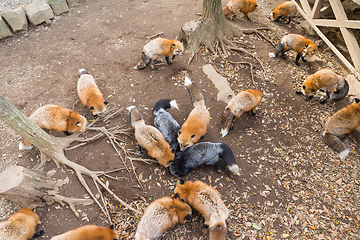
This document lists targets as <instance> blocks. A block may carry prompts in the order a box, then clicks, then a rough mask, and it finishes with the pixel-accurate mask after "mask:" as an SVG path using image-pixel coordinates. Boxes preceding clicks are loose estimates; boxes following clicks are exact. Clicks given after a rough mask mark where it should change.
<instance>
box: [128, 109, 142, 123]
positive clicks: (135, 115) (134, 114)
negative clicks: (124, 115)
mask: <svg viewBox="0 0 360 240" xmlns="http://www.w3.org/2000/svg"><path fill="white" fill-rule="evenodd" d="M126 109H127V110H129V113H130V123H131V126H132V127H134V124H135V123H136V122H139V121H143V122H144V119H143V116H142V115H141V113H140V111H139V109H137V107H135V106H130V107H127V108H126Z"/></svg>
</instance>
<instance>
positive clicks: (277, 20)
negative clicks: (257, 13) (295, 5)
mask: <svg viewBox="0 0 360 240" xmlns="http://www.w3.org/2000/svg"><path fill="white" fill-rule="evenodd" d="M281 18H282V17H281V16H278V17H277V19H275V20H274V21H275V22H279V20H280V19H281Z"/></svg>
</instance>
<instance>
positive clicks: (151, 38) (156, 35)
mask: <svg viewBox="0 0 360 240" xmlns="http://www.w3.org/2000/svg"><path fill="white" fill-rule="evenodd" d="M163 33H164V32H159V33H157V34H155V35H154V36H152V37H150V38H149V39H150V40H153V39H154V38H157V37H158V36H160V35H162V34H163Z"/></svg>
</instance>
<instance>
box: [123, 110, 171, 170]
mask: <svg viewBox="0 0 360 240" xmlns="http://www.w3.org/2000/svg"><path fill="white" fill-rule="evenodd" d="M128 110H129V111H130V121H131V126H132V127H133V128H134V129H135V138H136V140H137V142H138V144H139V145H140V146H141V147H143V148H145V149H146V150H147V151H148V154H149V155H150V156H151V157H153V158H155V159H156V160H157V161H158V162H159V163H160V164H161V165H162V166H164V167H168V166H169V165H170V162H171V161H173V160H174V157H175V155H174V153H173V152H172V150H171V148H170V145H169V143H168V142H166V140H165V138H164V136H163V135H162V134H161V132H160V131H159V130H158V129H157V128H155V127H153V126H150V125H146V124H145V121H144V119H143V117H142V115H141V113H140V111H139V110H138V109H137V108H136V107H135V106H131V107H128Z"/></svg>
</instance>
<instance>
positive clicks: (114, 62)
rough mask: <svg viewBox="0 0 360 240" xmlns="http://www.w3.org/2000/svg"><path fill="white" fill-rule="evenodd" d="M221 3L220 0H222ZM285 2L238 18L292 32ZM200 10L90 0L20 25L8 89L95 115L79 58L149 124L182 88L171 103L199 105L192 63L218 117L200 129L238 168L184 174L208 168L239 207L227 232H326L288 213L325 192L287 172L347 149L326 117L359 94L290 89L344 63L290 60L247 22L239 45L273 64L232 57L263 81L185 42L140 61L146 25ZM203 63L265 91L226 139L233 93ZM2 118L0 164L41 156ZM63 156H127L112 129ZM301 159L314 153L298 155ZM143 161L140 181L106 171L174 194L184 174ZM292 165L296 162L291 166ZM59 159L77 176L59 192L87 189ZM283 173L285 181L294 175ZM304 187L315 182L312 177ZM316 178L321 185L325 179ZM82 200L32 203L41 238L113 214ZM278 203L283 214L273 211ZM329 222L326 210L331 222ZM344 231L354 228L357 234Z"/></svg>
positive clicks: (4, 70) (4, 71) (6, 73)
mask: <svg viewBox="0 0 360 240" xmlns="http://www.w3.org/2000/svg"><path fill="white" fill-rule="evenodd" d="M225 3H226V2H225V1H223V5H225ZM279 3H280V1H270V2H263V1H259V2H258V4H259V6H260V8H259V10H258V11H257V12H255V13H251V14H249V17H250V18H252V19H254V20H256V22H249V21H247V20H245V19H244V18H242V16H241V14H239V15H240V16H239V17H238V20H237V21H236V22H234V24H236V25H237V26H238V27H239V28H258V27H267V28H268V27H270V28H272V29H273V30H271V31H270V32H269V34H270V35H271V36H273V38H275V39H278V38H279V37H280V36H282V35H283V34H285V33H290V32H294V33H301V30H300V29H301V28H299V27H298V26H295V25H296V24H294V23H292V24H290V25H286V24H284V23H283V22H282V23H280V24H274V23H273V22H271V21H270V20H269V19H267V14H268V13H269V10H270V9H271V8H273V7H275V6H276V5H277V4H279ZM201 11H202V1H200V0H197V1H191V0H184V1H172V0H170V1H169V0H159V1H156V2H152V1H146V0H132V1H84V2H82V3H81V4H80V5H79V6H78V7H76V8H73V9H71V11H70V12H69V13H66V14H63V15H61V16H59V17H56V18H55V19H54V20H53V21H52V23H51V25H50V26H38V27H34V28H32V29H30V31H28V32H27V33H22V34H21V33H20V34H17V35H16V36H15V37H13V38H9V39H6V40H5V41H2V42H0V52H1V58H0V66H1V68H0V80H1V81H0V82H1V94H2V95H3V96H4V97H6V98H7V99H8V100H9V101H10V102H11V103H12V104H14V105H15V106H16V107H17V108H18V109H19V110H21V111H22V112H23V113H24V114H25V115H27V116H29V115H30V114H31V113H32V112H33V111H35V110H36V109H37V108H38V107H40V106H42V105H45V104H49V103H52V104H58V105H61V106H64V107H68V108H72V109H74V110H75V111H77V112H79V113H80V114H83V115H85V116H86V118H87V119H94V118H93V117H92V116H91V114H90V113H89V111H88V110H87V109H86V108H85V107H83V106H82V105H81V104H80V103H79V102H77V101H78V97H77V94H76V84H77V80H78V70H79V69H80V68H85V69H87V70H88V71H89V72H90V73H91V74H92V75H93V76H94V78H95V80H96V81H97V83H98V85H99V87H100V88H101V90H102V91H103V93H104V95H105V96H110V95H111V97H110V98H109V107H110V109H113V110H116V109H119V108H126V107H127V106H130V105H136V106H137V107H138V108H139V109H140V111H141V112H142V114H143V116H144V118H145V122H146V123H148V124H152V122H153V118H152V115H151V110H152V107H153V105H154V104H155V102H156V101H157V100H159V99H161V98H171V99H176V100H177V102H178V105H179V109H180V110H179V111H173V110H172V111H171V113H172V114H173V116H174V117H175V118H176V119H177V120H178V121H179V123H180V124H182V123H183V122H184V120H185V119H186V117H187V115H188V113H189V112H190V111H191V109H192V106H191V100H190V97H189V95H188V92H187V91H186V89H185V88H184V86H183V83H182V79H183V77H184V76H185V75H188V76H189V77H190V78H191V79H192V80H193V81H194V82H195V84H197V85H198V87H199V88H201V89H202V92H203V95H204V97H205V99H206V104H207V107H208V108H209V111H210V115H211V117H212V118H211V125H210V127H209V129H208V134H207V135H206V136H205V138H204V141H213V142H224V143H226V144H228V145H229V146H230V147H231V148H232V150H233V152H234V155H235V156H236V160H237V162H238V164H239V166H240V168H241V172H242V176H240V177H237V176H232V175H231V174H230V173H229V172H228V171H226V170H224V171H223V173H218V172H216V169H215V168H214V167H212V166H204V167H201V168H199V169H196V170H194V171H193V172H191V173H190V174H188V175H187V176H186V177H184V179H185V180H195V179H201V180H203V181H205V182H207V183H208V184H211V185H212V186H216V187H217V189H218V190H219V192H220V194H221V195H222V197H223V199H224V201H225V203H226V204H227V205H228V206H229V208H230V209H231V219H230V224H229V233H228V236H229V239H237V238H240V239H242V238H245V239H262V237H265V236H269V237H270V236H271V235H272V236H273V238H274V239H279V238H281V237H284V234H287V235H288V236H290V237H291V238H292V239H299V236H312V237H314V238H315V236H319V235H320V234H324V231H323V232H319V231H317V230H316V229H315V230H312V229H311V228H308V227H306V229H309V231H310V232H309V231H308V230H304V228H303V227H302V226H297V225H294V223H293V225H291V226H290V227H289V226H288V225H287V224H286V221H287V220H284V219H285V218H286V216H288V215H289V214H290V211H291V210H289V209H291V206H290V205H289V203H293V202H295V203H296V205H297V206H303V205H304V206H305V208H306V209H307V208H310V207H311V206H310V205H312V203H313V202H312V201H315V202H316V201H320V200H321V201H322V200H324V201H326V197H324V195H319V196H316V197H314V198H313V199H312V200H311V202H308V201H307V200H306V199H305V197H304V198H299V196H298V195H297V194H298V192H299V191H300V190H299V189H297V188H296V186H294V185H291V184H293V183H291V184H290V183H289V181H290V180H288V179H287V176H291V173H293V172H294V171H295V172H296V171H298V172H301V173H302V175H301V174H300V175H299V176H297V177H298V178H297V179H301V178H302V177H305V178H306V177H307V176H308V175H311V174H310V172H312V171H313V168H314V166H313V165H312V163H313V162H312V161H311V160H309V159H315V160H314V161H315V162H316V161H318V162H320V165H321V166H324V165H326V164H327V163H325V160H328V161H329V162H330V163H329V164H334V165H336V164H335V162H336V161H339V159H338V158H337V156H336V155H335V154H333V153H332V151H331V150H330V149H327V148H326V146H325V145H324V144H323V143H322V141H321V137H320V132H321V128H322V124H323V121H324V119H325V118H326V117H328V116H330V115H331V114H332V113H333V112H335V111H336V110H337V109H340V108H341V107H343V106H345V105H347V104H349V103H350V102H351V100H350V99H349V98H346V99H344V100H342V101H339V102H337V103H335V102H332V101H330V103H329V104H327V105H325V106H320V104H319V102H318V98H316V99H315V100H313V101H312V102H305V101H304V100H303V98H302V97H301V96H296V95H295V94H294V93H295V88H296V87H297V86H298V84H299V82H300V81H301V80H302V78H301V77H296V76H297V74H298V73H301V74H302V75H305V74H308V73H313V72H315V71H316V70H317V69H318V68H319V67H334V68H337V69H339V68H338V67H339V66H338V65H337V64H336V62H335V63H334V64H333V63H332V62H330V61H329V62H324V61H315V62H309V63H306V64H302V63H301V66H300V67H296V66H295V65H294V56H289V57H288V59H287V60H283V59H281V58H275V59H270V58H269V57H268V53H269V52H270V51H271V50H272V48H273V47H272V46H271V45H270V44H269V43H267V42H266V41H265V40H264V39H261V38H259V37H257V36H255V35H254V34H251V35H245V36H244V37H243V38H241V39H237V40H236V41H239V42H240V44H239V46H242V47H244V48H247V49H249V50H250V51H252V52H256V54H257V56H258V57H260V59H262V60H263V61H264V63H265V65H266V68H267V69H268V71H269V72H268V73H267V74H266V76H265V74H264V72H263V71H260V70H261V68H260V66H259V65H258V64H257V62H256V61H255V60H253V59H251V58H249V57H244V55H243V54H235V53H234V54H232V55H231V56H230V57H229V59H231V60H233V61H250V62H251V63H252V64H254V65H255V66H256V68H257V69H258V70H257V71H255V83H253V82H252V80H251V75H250V71H249V67H248V66H246V65H241V67H237V68H230V70H229V64H225V63H224V62H223V61H222V60H221V58H211V57H209V55H210V54H208V53H203V54H202V55H201V56H203V57H200V58H198V59H197V61H194V62H193V63H192V64H191V65H190V66H188V65H187V60H188V55H187V54H184V56H183V57H182V58H175V60H174V63H173V64H172V65H171V66H167V65H166V64H164V61H163V63H161V64H158V66H159V70H158V71H152V70H151V69H150V67H148V68H146V69H144V70H141V71H137V70H133V67H134V66H135V65H136V63H137V62H138V61H139V59H140V53H141V49H142V47H143V46H144V45H145V44H146V43H147V42H148V41H149V37H151V36H154V35H155V34H157V33H160V32H163V35H162V37H165V38H174V37H175V36H176V34H177V33H178V31H179V30H180V28H181V25H182V24H183V23H185V22H187V21H191V20H194V19H197V18H198V17H199V16H198V15H196V13H201ZM322 50H323V49H320V51H319V54H323V52H321V51H322ZM206 63H212V64H213V65H214V66H216V68H217V69H218V71H219V72H220V73H221V74H222V75H223V76H224V77H226V78H227V79H228V80H229V82H230V84H231V87H232V89H233V91H235V92H238V91H240V90H242V89H246V88H258V89H260V90H261V91H262V92H263V94H264V100H263V102H262V104H261V105H260V109H259V110H258V112H257V115H256V116H251V115H250V114H244V115H243V116H242V117H241V119H239V120H237V122H236V123H235V126H234V129H233V130H231V132H230V133H229V135H228V136H227V138H226V139H221V138H220V135H219V130H220V126H219V124H220V116H221V113H222V111H223V109H224V107H225V105H226V104H225V103H224V102H221V101H217V100H216V95H217V89H216V88H214V86H213V85H212V82H211V81H210V80H209V79H208V78H207V77H206V75H205V74H204V73H203V71H202V66H203V65H204V64H206ZM231 69H232V70H231ZM259 69H260V70H259ZM340 70H341V69H340ZM318 113H319V114H318ZM105 124H107V125H109V126H114V125H122V126H124V128H128V127H130V124H129V117H128V113H127V111H126V110H124V111H122V112H120V113H119V114H118V115H116V116H115V117H114V118H112V119H111V120H110V122H107V123H99V125H105ZM0 129H1V136H2V137H1V139H0V151H1V155H0V157H1V164H0V171H3V170H4V169H5V168H6V166H8V165H11V164H16V165H22V166H25V167H29V168H35V167H36V166H37V165H38V164H39V162H40V161H39V152H38V151H37V150H35V149H34V150H31V151H25V152H19V151H18V143H19V140H20V139H21V137H20V136H19V135H18V134H16V133H15V132H14V131H13V130H11V129H10V128H9V127H7V126H5V125H4V124H3V123H0ZM359 135H360V134H359V133H358V132H357V131H355V133H353V134H350V137H349V139H348V140H347V142H348V144H349V145H350V146H351V147H352V149H353V150H354V151H353V152H352V154H351V156H350V157H349V160H348V161H349V162H351V166H353V167H354V166H355V167H354V169H355V170H354V171H355V173H354V174H356V173H357V172H358V169H359V168H358V165H357V164H356V161H355V159H356V158H357V157H358V155H357V152H359V150H360V149H359V147H358V146H357V145H355V144H353V143H354V141H355V140H354V139H358V138H359ZM124 141H125V142H126V143H127V144H128V146H127V147H128V148H129V149H133V150H135V149H136V148H135V144H134V143H135V139H134V138H132V137H130V138H124ZM355 143H356V142H355ZM290 149H292V150H290ZM319 151H320V152H319ZM316 154H319V156H317V155H316ZM66 156H67V157H68V158H69V159H71V160H73V161H75V162H76V163H78V164H81V165H84V166H86V167H88V168H89V169H91V170H111V169H116V168H120V167H122V163H121V161H120V160H119V159H118V158H117V157H116V156H115V153H114V150H113V148H112V147H111V145H110V144H109V143H108V141H107V140H106V139H105V138H102V139H99V140H97V141H95V142H92V143H90V144H88V145H86V146H84V147H82V148H78V149H76V150H73V151H67V152H66ZM305 160H306V163H304V165H302V164H301V163H303V162H304V161H305ZM294 162H295V163H297V164H298V165H297V166H296V164H294ZM310 162H311V164H310ZM349 162H346V161H344V162H340V163H339V164H340V165H339V166H338V169H342V168H346V166H345V165H346V164H347V163H349ZM135 164H136V165H135V166H136V171H137V173H138V174H139V175H140V174H141V175H142V179H143V186H144V190H142V189H141V188H139V187H136V186H137V183H136V180H135V178H134V176H132V175H131V174H128V173H127V172H126V171H122V172H121V171H120V172H118V173H116V174H113V175H114V176H125V177H127V179H122V180H118V181H115V180H112V179H107V180H108V181H109V182H110V188H111V189H113V190H114V191H115V192H116V193H117V194H118V196H120V197H121V198H122V199H124V200H125V201H126V202H128V203H130V202H134V201H138V202H140V203H141V204H142V206H146V205H147V204H149V203H150V202H151V201H153V200H154V199H156V198H159V197H162V196H167V195H171V193H172V192H173V189H174V186H175V184H176V183H177V181H178V179H175V178H174V177H172V176H171V175H170V173H169V172H168V171H167V169H165V168H163V167H160V165H158V164H155V163H153V164H151V165H147V164H145V163H142V162H136V163H135ZM331 166H333V165H331ZM290 168H292V170H289V169H290ZM52 169H56V170H57V173H56V175H55V177H58V178H66V177H68V178H69V179H70V183H69V184H67V185H65V186H63V187H62V194H64V195H66V196H68V197H83V196H85V195H86V193H85V191H84V190H83V188H82V186H81V185H80V183H79V182H78V181H77V179H76V177H75V176H74V175H73V171H71V170H70V169H68V168H66V167H60V168H59V169H58V168H56V166H55V164H54V163H53V162H48V163H47V164H46V165H45V169H44V170H45V171H48V170H52ZM294 169H295V170H294ZM334 171H335V170H334ZM307 173H309V174H307ZM295 176H296V175H295ZM297 181H299V182H301V183H304V182H305V180H303V181H300V180H297ZM334 181H336V179H335V180H334ZM284 182H288V185H287V184H285V183H284ZM290 182H291V181H290ZM317 184H320V183H317ZM264 186H270V188H271V191H270V195H268V196H267V195H266V194H265V195H266V197H264V196H262V194H261V193H263V191H264ZM288 186H290V189H289V187H288ZM306 186H307V185H306ZM304 189H307V190H306V191H314V193H315V192H316V191H315V190H313V189H311V188H306V187H305V185H304ZM318 190H319V191H320V187H319V189H318ZM294 196H296V197H295V198H294ZM355 196H357V195H355ZM142 197H143V198H142ZM107 199H108V201H109V205H111V206H112V207H113V208H114V214H113V217H114V219H115V220H116V221H117V222H118V223H119V226H118V229H119V233H120V234H121V239H122V238H124V239H125V238H128V237H129V238H130V237H131V236H132V234H134V230H135V228H136V222H137V221H138V220H139V217H138V216H135V215H134V214H133V213H131V212H130V211H127V210H124V208H121V209H119V208H118V207H116V206H118V203H117V202H116V201H114V200H113V199H111V198H110V197H108V198H107ZM294 199H296V200H294ZM145 201H146V203H145ZM271 203H272V205H271ZM314 204H315V203H314ZM316 204H318V203H317V202H316ZM329 204H330V203H329ZM1 206H2V208H1V209H2V211H3V212H2V213H1V214H0V215H1V216H2V219H6V218H7V217H8V216H9V214H10V213H12V212H13V211H15V210H16V209H17V206H14V205H11V204H9V202H8V201H4V200H2V202H1ZM289 206H290V207H289ZM314 206H317V205H314ZM356 206H357V205H356ZM78 208H79V211H80V212H81V214H82V217H81V218H76V217H75V216H74V215H73V213H72V211H71V210H70V209H69V208H68V207H61V206H59V205H58V204H55V205H52V206H48V207H46V208H38V209H36V212H37V213H38V214H39V216H40V219H41V224H40V225H39V226H38V228H39V229H45V230H46V234H45V235H44V236H43V237H41V238H39V239H50V238H51V236H53V235H56V234H60V233H63V232H65V231H68V230H70V229H73V228H75V227H78V226H82V225H84V224H97V225H109V223H108V222H107V220H106V219H105V218H104V217H103V215H102V213H101V211H100V209H99V208H98V207H97V206H96V205H92V206H90V207H78ZM319 208H321V207H319ZM327 208H331V207H329V206H328V207H327ZM334 208H335V205H334ZM240 210H241V211H240ZM249 211H253V213H252V214H253V215H251V214H248V212H249ZM344 212H346V213H348V215H350V217H352V218H353V219H357V218H356V217H358V216H359V215H358V214H359V213H358V208H357V207H355V210H354V211H352V213H350V211H349V210H344ZM344 212H342V213H344ZM245 213H246V214H245ZM254 214H255V216H254ZM271 214H272V215H271ZM273 214H278V215H279V216H282V217H278V218H276V217H273V218H270V216H273ZM284 216H285V218H284ZM289 218H291V217H289ZM0 220H1V219H0ZM295 221H296V220H295ZM295 221H294V222H295ZM334 221H335V220H334ZM337 221H340V220H337ZM255 222H256V223H257V224H259V225H260V226H262V230H259V229H258V228H257V227H258V226H257V225H252V226H249V224H248V223H250V225H251V224H252V223H255ZM332 222H333V221H330V222H329V223H328V222H327V223H328V225H327V226H329V229H331V227H330V225H331V223H332ZM132 223H134V224H132ZM301 223H302V222H301ZM344 224H345V225H349V226H350V227H352V228H356V225H355V223H354V221H349V220H346V221H345V220H344ZM357 226H358V225H357ZM204 229H205V228H204V225H203V223H202V221H201V217H200V216H197V215H196V217H195V218H193V220H192V221H191V223H188V225H180V226H177V227H176V228H174V229H172V230H170V231H169V232H168V233H167V234H166V238H168V239H175V238H176V237H180V238H181V239H204V238H205V239H206V230H204ZM288 229H290V230H288ZM317 229H318V228H317ZM334 229H336V227H334ZM290 231H292V232H290ZM311 231H313V232H311ZM334 231H335V230H334ZM344 231H345V230H344ZM302 234H303V235H302ZM331 234H332V232H331V231H330V230H329V231H325V235H326V236H330V237H332V236H333V235H331ZM345 234H347V233H345ZM346 236H349V238H351V235H346ZM286 237H287V236H286ZM329 239H330V238H329ZM354 239H355V238H354Z"/></svg>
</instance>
